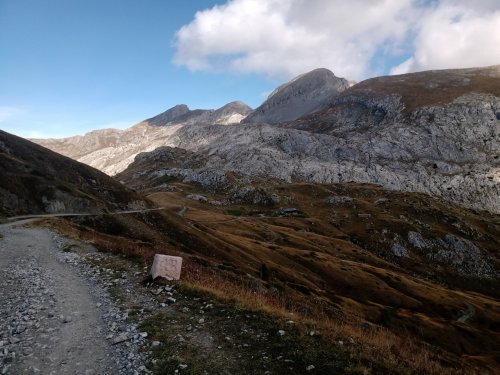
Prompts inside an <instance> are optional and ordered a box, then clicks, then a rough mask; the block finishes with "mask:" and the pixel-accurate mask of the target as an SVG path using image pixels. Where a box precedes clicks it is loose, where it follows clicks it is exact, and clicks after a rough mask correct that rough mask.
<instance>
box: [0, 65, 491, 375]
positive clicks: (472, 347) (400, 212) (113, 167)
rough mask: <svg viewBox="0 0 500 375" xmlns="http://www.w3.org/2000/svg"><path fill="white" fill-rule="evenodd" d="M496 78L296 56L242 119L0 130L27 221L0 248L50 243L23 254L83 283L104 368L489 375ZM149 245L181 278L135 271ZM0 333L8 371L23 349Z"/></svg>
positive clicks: (6, 187) (2, 212)
mask: <svg viewBox="0 0 500 375" xmlns="http://www.w3.org/2000/svg"><path fill="white" fill-rule="evenodd" d="M499 88H500V66H491V67H485V68H474V69H459V70H442V71H428V72H419V73H411V74H406V75H401V76H397V75H396V76H388V77H378V78H373V79H369V80H366V81H363V82H360V83H357V84H354V85H351V84H350V83H349V82H348V81H347V80H345V79H343V78H339V77H336V76H335V75H334V74H333V73H332V72H330V71H328V70H326V69H316V70H313V71H312V72H309V73H306V74H303V75H300V76H298V77H296V78H295V79H293V80H292V81H290V82H288V83H285V84H283V85H281V86H279V87H278V88H277V89H276V90H274V91H273V92H272V93H271V94H270V95H269V96H268V99H267V100H265V101H264V103H263V104H262V105H261V106H259V107H258V108H257V109H255V110H252V109H251V108H250V107H248V106H247V105H245V104H244V103H242V102H240V101H235V102H231V103H229V104H227V105H225V106H223V107H221V108H218V109H215V110H201V109H194V110H191V109H189V107H188V106H187V105H182V104H180V105H176V106H174V107H173V108H170V109H168V110H167V111H165V112H163V113H160V114H159V115H157V116H153V117H151V118H149V119H146V120H144V121H141V122H139V123H138V124H136V125H134V126H132V127H130V128H128V129H125V130H115V129H103V130H95V131H93V132H90V133H88V134H86V135H83V136H75V137H70V138H65V139H36V140H33V141H34V142H31V141H28V140H25V139H22V138H19V137H16V136H13V135H11V134H8V133H6V132H3V131H2V132H0V171H1V173H2V176H3V177H2V179H1V180H0V220H1V221H2V222H7V221H8V219H9V218H12V217H14V218H15V217H17V218H25V217H30V218H32V220H34V221H32V222H30V224H29V226H30V227H29V228H25V227H21V226H19V227H18V228H17V229H15V231H16V232H15V233H14V232H10V229H9V230H6V231H4V232H2V236H1V237H0V248H1V249H2V251H3V254H7V256H8V257H10V255H9V254H11V253H12V252H13V251H14V250H13V249H14V247H15V246H14V247H12V246H10V245H9V246H10V247H9V246H5V244H9V243H10V242H9V241H13V239H14V237H15V236H17V237H19V238H23V236H25V237H26V238H31V237H33V235H31V234H30V233H34V232H33V231H44V232H43V233H44V236H46V238H50V236H53V238H58V241H57V243H52V242H50V241H49V240H47V241H46V242H47V246H45V247H43V249H42V248H40V249H38V250H37V251H38V252H39V253H40V254H52V256H55V257H56V258H57V259H60V260H61V262H62V265H61V267H63V268H64V267H70V269H71V270H73V271H74V272H77V273H78V274H79V275H80V277H83V278H84V279H90V280H91V284H92V285H94V286H95V288H97V289H95V288H94V287H91V290H94V291H95V290H99V292H98V293H97V294H98V296H97V297H96V296H95V295H94V296H90V297H88V296H87V297H88V298H90V299H89V300H91V301H92V302H89V304H97V303H100V304H101V305H99V306H98V307H99V308H97V309H95V310H93V312H92V314H91V315H92V316H93V317H94V318H92V319H94V323H95V322H96V321H100V320H103V321H104V323H105V324H104V325H103V326H102V327H101V328H102V329H101V332H102V333H100V334H98V336H99V337H97V338H96V339H99V340H100V341H99V342H100V344H99V345H98V347H100V348H101V349H99V351H100V353H101V354H100V355H101V357H102V355H104V356H106V357H107V358H108V359H113V360H112V361H111V360H110V361H108V362H106V363H107V365H106V366H111V367H113V366H118V367H117V368H118V372H119V373H121V374H134V371H137V372H139V373H154V374H171V373H185V374H210V373H245V374H247V373H248V374H252V373H255V374H260V373H271V374H281V373H285V372H290V373H297V374H300V373H304V374H305V373H317V374H331V373H333V372H339V373H347V374H419V373H425V374H461V373H463V374H472V373H491V374H494V373H496V372H498V369H499V353H500V347H499V344H498V343H499V342H500V340H499V338H500V336H499V335H500V333H499V325H498V322H499V321H500V303H499V298H500V295H499V291H498V281H499V277H500V274H499V266H500V258H499V256H500V253H499V252H500V248H499V245H498V244H499V243H500V216H499V213H500V190H499V189H500V183H499V182H500V174H499V173H500V172H499V171H500V159H499V158H498V155H500V125H499V124H500V115H499V114H500V91H499ZM63 155H65V156H63ZM39 227H42V228H47V229H39ZM23 231H24V232H23ZM23 233H25V234H24V235H23ZM14 234H15V235H14ZM47 236H48V237H47ZM44 238H45V237H44ZM20 246H21V247H22V248H23V251H24V252H25V254H26V256H27V255H28V254H29V253H30V250H29V249H28V248H30V246H35V245H33V244H31V245H30V246H27V245H26V246H25V245H22V244H21V245H20ZM23 254H24V253H23ZM155 254H167V255H176V256H181V257H182V258H183V269H182V276H181V280H179V281H173V282H167V281H165V280H156V281H153V280H151V279H150V277H149V276H148V271H149V268H150V266H151V263H152V259H153V257H154V255H155ZM28 258H29V257H28ZM30 264H31V263H30ZM30 264H28V267H31V265H30ZM33 267H35V268H36V269H37V270H40V271H43V267H42V266H39V265H35V266H33ZM57 267H59V265H58V266H57ZM73 271H71V272H73ZM9 272H10V271H9ZM68 272H69V271H68ZM82 272H83V273H82ZM28 280H29V279H28ZM61 282H63V281H61ZM28 284H29V281H28V282H27V285H28ZM92 288H94V289H92ZM70 289H71V288H70ZM4 293H6V292H5V291H4ZM6 296H7V295H6ZM9 296H10V295H9ZM87 297H86V298H87ZM6 298H9V299H13V297H12V296H10V297H6ZM92 298H94V299H92ZM96 298H97V299H96ZM100 299H103V301H105V302H98V301H100ZM16 301H17V300H16ZM13 304H14V302H13ZM15 304H17V305H15V306H14V305H13V306H14V308H17V309H20V311H21V310H22V301H17V302H15ZM95 306H97V305H95ZM102 306H104V307H105V308H108V307H109V309H110V311H111V310H113V313H112V314H111V315H110V312H109V311H108V312H106V311H105V308H101V307H102ZM75 309H76V310H79V309H78V308H77V307H75ZM76 310H75V311H76ZM22 311H24V310H22ZM40 311H41V312H36V313H33V314H31V315H33V316H32V318H33V322H35V323H33V324H32V326H34V327H36V325H37V324H41V323H40V322H45V321H47V319H46V316H45V311H44V310H40ZM5 314H6V316H7V315H9V313H7V312H6V313H5ZM75 314H76V315H75V316H77V315H78V313H75ZM89 314H90V313H89ZM35 315H36V318H35ZM30 319H31V318H30ZM63 320H64V315H63ZM16 323H17V322H16ZM94 323H92V324H94ZM113 323H114V324H113ZM12 324H14V322H13V323H12ZM23 324H24V323H23ZM44 324H45V323H44ZM89 324H90V323H89ZM96 324H97V323H96ZM32 326H30V327H31V328H26V329H27V331H26V332H30V331H29V329H32V328H33V327H32ZM7 328H8V327H7ZM7 328H6V329H5V330H4V332H3V333H2V337H0V342H2V346H3V347H4V351H0V354H1V353H3V363H4V367H3V368H2V371H4V369H6V370H5V372H6V373H7V371H11V370H9V369H17V368H24V367H22V366H25V367H26V366H27V365H26V364H30V363H31V362H30V361H32V357H33V355H32V356H30V353H28V352H27V353H28V354H22V355H21V354H19V351H22V348H21V349H19V348H18V347H17V346H16V345H18V344H19V342H21V345H23V344H24V343H25V342H24V341H23V340H24V338H21V339H19V340H20V341H17V340H15V339H14V340H13V341H15V343H13V342H12V337H15V336H16V335H17V334H18V333H15V331H12V330H9V329H7ZM22 332H24V331H22ZM22 332H20V333H19V334H21V333H22ZM51 332H52V331H51ZM101 336H102V337H101ZM19 337H21V336H19ZM28 337H34V336H28ZM101 339H102V340H101ZM122 339H123V340H122ZM56 341H57V340H56ZM115 341H116V342H115ZM128 344H130V345H128ZM12 353H17V354H12ZM102 353H107V354H102ZM113 353H115V354H113ZM116 353H118V354H116ZM62 361H67V359H62ZM64 364H66V362H65V363H64ZM37 365H38V364H37ZM17 366H21V367H17ZM28 367H29V366H28ZM111 367H109V368H111ZM82 371H84V370H82ZM99 371H100V370H98V371H97V372H99ZM103 371H104V370H103ZM106 371H107V370H106ZM110 371H111V370H110ZM83 373H84V372H83Z"/></svg>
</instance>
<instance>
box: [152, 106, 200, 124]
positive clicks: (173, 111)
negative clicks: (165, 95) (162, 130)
mask: <svg viewBox="0 0 500 375" xmlns="http://www.w3.org/2000/svg"><path fill="white" fill-rule="evenodd" d="M189 112H190V110H189V107H188V106H187V105H185V104H177V105H176V106H174V107H172V108H170V109H167V110H166V111H165V112H163V113H160V114H159V115H157V116H154V117H151V118H149V119H147V120H146V122H147V123H148V124H149V125H153V126H162V125H166V124H168V123H169V122H172V121H174V120H176V119H177V118H179V117H181V116H183V115H185V114H187V113H189Z"/></svg>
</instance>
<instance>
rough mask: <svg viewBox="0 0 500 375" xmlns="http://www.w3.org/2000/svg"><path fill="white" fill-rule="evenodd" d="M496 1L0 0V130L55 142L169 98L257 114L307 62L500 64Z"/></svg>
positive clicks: (162, 106) (400, 69)
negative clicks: (231, 105)
mask: <svg viewBox="0 0 500 375" xmlns="http://www.w3.org/2000/svg"><path fill="white" fill-rule="evenodd" d="M499 30H500V2H499V1H497V0H475V1H474V2H471V1H468V0H432V1H430V0H429V1H428V0H354V1H349V2H346V1H345V0H307V1H304V0H219V1H215V0H144V1H139V0H0V128H1V129H3V130H5V131H8V132H11V133H14V134H17V135H20V136H23V137H63V136H69V135H75V134H84V133H85V132H88V131H90V130H93V129H99V128H106V127H117V128H126V127H129V126H131V125H133V124H134V123H137V122H139V121H140V120H143V119H145V118H148V117H151V116H154V115H156V114H158V113H160V112H163V111H164V110H166V109H168V108H170V107H172V106H174V105H176V104H180V103H184V104H187V105H188V106H189V107H190V108H192V109H195V108H218V107H221V106H222V105H224V104H226V103H228V102H230V101H233V100H242V101H244V102H245V103H247V104H248V105H250V106H251V107H254V108H255V107H257V106H258V105H259V104H260V103H261V102H262V101H263V100H264V99H265V96H266V93H269V92H271V91H272V90H273V89H274V88H275V87H276V86H277V85H278V84H280V83H282V82H284V81H286V80H288V79H290V78H292V77H293V76H296V75H298V74H301V73H304V72H307V71H309V70H312V69H314V68H317V67H326V68H329V69H331V70H332V71H333V72H334V73H335V74H336V75H338V76H341V77H345V78H347V79H351V80H357V81H359V80H362V79H365V78H368V77H372V76H376V75H382V74H400V73H407V72H412V71H419V70H426V69H443V68H459V67H469V66H484V65H492V64H499V63H500V49H499V48H498V45H500V32H499Z"/></svg>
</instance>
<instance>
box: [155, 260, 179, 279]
mask: <svg viewBox="0 0 500 375" xmlns="http://www.w3.org/2000/svg"><path fill="white" fill-rule="evenodd" d="M181 268H182V258H181V257H174V256H170V255H163V254H155V258H154V260H153V266H152V267H151V276H152V277H153V280H154V279H156V278H157V277H158V276H161V277H164V278H165V279H167V280H179V279H180V278H181Z"/></svg>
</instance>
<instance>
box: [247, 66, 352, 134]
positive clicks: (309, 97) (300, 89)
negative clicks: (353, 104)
mask: <svg viewBox="0 0 500 375" xmlns="http://www.w3.org/2000/svg"><path fill="white" fill-rule="evenodd" d="M348 87H349V82H348V81H347V80H345V79H343V78H338V77H336V76H335V75H334V74H333V73H332V72H331V71H329V70H328V69H315V70H313V71H311V72H309V73H306V74H303V75H300V76H298V77H296V78H294V79H293V80H292V81H290V82H287V83H285V84H283V85H281V86H279V87H278V88H277V89H276V90H274V91H273V92H272V93H271V95H269V97H268V98H267V100H266V101H265V102H264V103H262V105H261V106H260V107H258V108H257V109H255V111H253V112H252V113H251V114H250V115H248V116H247V117H246V118H245V119H244V120H243V122H244V123H268V124H277V123H280V122H284V121H291V120H295V119H298V118H299V117H302V116H304V115H307V114H310V113H313V112H315V111H318V110H320V109H322V108H324V107H325V106H327V105H328V104H330V102H331V101H332V99H333V98H334V97H335V96H337V95H338V94H339V93H341V92H342V91H344V90H346V89H347V88H348Z"/></svg>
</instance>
